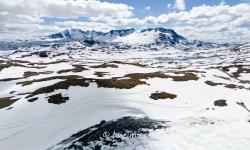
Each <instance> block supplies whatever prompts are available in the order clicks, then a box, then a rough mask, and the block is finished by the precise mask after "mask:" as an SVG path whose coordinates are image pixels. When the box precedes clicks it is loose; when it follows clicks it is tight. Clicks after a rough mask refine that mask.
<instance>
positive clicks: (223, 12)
mask: <svg viewBox="0 0 250 150" xmlns="http://www.w3.org/2000/svg"><path fill="white" fill-rule="evenodd" d="M249 14H250V4H248V3H240V4H238V5H234V6H230V5H227V4H220V5H217V6H208V5H202V6H197V7H193V8H192V9H191V10H190V11H180V12H172V13H168V14H161V15H159V16H147V17H145V18H144V19H143V20H139V22H138V24H151V25H152V24H153V25H157V26H167V27H170V28H173V29H176V30H177V31H179V32H180V33H181V34H183V35H184V36H187V37H188V38H192V39H201V40H215V41H216V40H217V41H218V40H220V41H228V40H230V41H234V40H238V39H239V38H236V37H239V36H240V37H241V40H244V41H247V40H248V41H249V38H250V34H249V33H250V21H249V20H250V18H249ZM236 34H237V35H236ZM225 35H227V36H225Z"/></svg>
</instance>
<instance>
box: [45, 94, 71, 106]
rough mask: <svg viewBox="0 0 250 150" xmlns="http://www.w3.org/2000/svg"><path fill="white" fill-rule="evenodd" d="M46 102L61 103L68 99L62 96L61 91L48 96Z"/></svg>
mask: <svg viewBox="0 0 250 150" xmlns="http://www.w3.org/2000/svg"><path fill="white" fill-rule="evenodd" d="M48 98H49V99H48V102H49V103H52V104H62V103H65V102H66V101H67V100H69V97H63V96H62V94H61V93H59V94H55V95H51V96H49V97H48Z"/></svg>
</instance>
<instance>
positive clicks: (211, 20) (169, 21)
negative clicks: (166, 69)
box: [0, 0, 250, 41]
mask: <svg viewBox="0 0 250 150" xmlns="http://www.w3.org/2000/svg"><path fill="white" fill-rule="evenodd" d="M0 20H1V22H0V38H9V37H14V38H20V37H22V36H28V35H29V36H32V35H43V34H44V35H46V34H50V33H55V32H60V31H62V30H65V29H70V28H78V29H82V30H97V31H103V32H106V31H109V30H112V29H121V28H131V27H133V28H136V29H143V28H148V27H164V28H171V29H173V30H175V31H177V33H180V34H181V35H183V36H185V37H187V38H190V39H198V40H205V41H218V40H219V41H248V40H249V39H250V0H11V1H5V0H0ZM17 33H18V34H17Z"/></svg>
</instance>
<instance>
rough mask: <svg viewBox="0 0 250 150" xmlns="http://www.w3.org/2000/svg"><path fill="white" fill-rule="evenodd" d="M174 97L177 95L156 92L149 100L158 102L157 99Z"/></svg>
mask: <svg viewBox="0 0 250 150" xmlns="http://www.w3.org/2000/svg"><path fill="white" fill-rule="evenodd" d="M176 97H177V95H175V94H171V93H167V92H156V93H152V94H151V95H150V98H151V99H154V100H158V99H175V98H176Z"/></svg>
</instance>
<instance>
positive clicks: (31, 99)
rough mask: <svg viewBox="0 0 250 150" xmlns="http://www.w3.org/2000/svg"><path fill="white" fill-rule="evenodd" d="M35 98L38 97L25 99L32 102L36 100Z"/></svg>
mask: <svg viewBox="0 0 250 150" xmlns="http://www.w3.org/2000/svg"><path fill="white" fill-rule="evenodd" d="M36 100H38V97H33V98H30V99H28V100H27V101H28V102H34V101H36Z"/></svg>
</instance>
